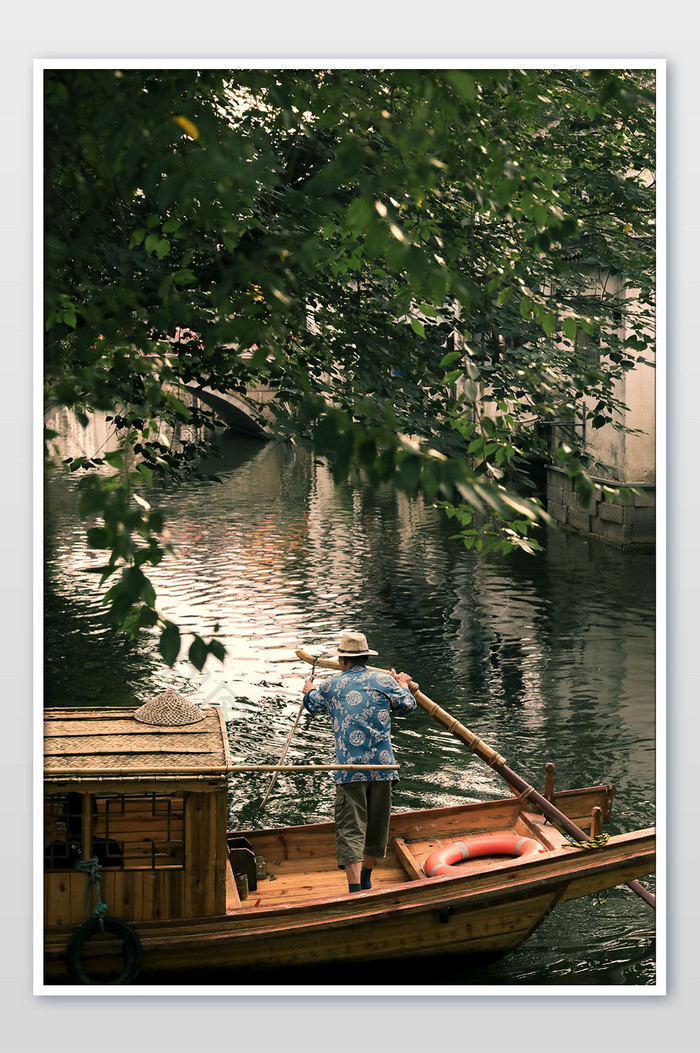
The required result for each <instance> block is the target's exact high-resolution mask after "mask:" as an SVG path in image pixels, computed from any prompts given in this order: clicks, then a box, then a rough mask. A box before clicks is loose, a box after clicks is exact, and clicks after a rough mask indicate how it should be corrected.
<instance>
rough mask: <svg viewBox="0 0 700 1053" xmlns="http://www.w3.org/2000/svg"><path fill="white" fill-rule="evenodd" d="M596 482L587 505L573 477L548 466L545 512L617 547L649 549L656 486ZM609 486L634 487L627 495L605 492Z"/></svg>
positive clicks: (653, 539) (653, 535)
mask: <svg viewBox="0 0 700 1053" xmlns="http://www.w3.org/2000/svg"><path fill="white" fill-rule="evenodd" d="M595 482H596V483H597V484H598V485H597V486H596V490H595V492H594V494H593V498H592V500H591V503H590V505H589V506H588V508H584V506H583V505H582V504H581V503H580V501H579V498H578V494H577V493H576V491H575V490H574V484H573V480H571V479H569V477H568V476H567V474H566V472H565V471H563V469H561V468H557V467H554V466H553V465H549V466H548V468H547V511H548V512H549V514H550V515H551V516H552V518H553V519H555V520H556V521H557V523H560V524H561V525H562V526H563V527H565V528H566V529H567V530H571V531H574V532H575V533H577V534H584V535H588V536H590V537H593V538H596V539H597V540H599V541H603V542H605V543H607V544H609V545H614V546H616V547H617V548H624V549H627V548H634V549H639V550H641V549H642V548H644V549H652V548H653V547H654V545H655V542H656V488H655V486H654V484H650V483H636V484H635V483H627V484H622V483H615V482H612V481H608V480H605V479H596V480H595ZM606 484H607V485H610V486H621V485H627V486H634V487H635V489H637V490H638V491H639V492H638V493H635V494H631V495H629V496H628V497H621V496H619V495H614V494H606V493H605V492H604V490H603V489H602V487H603V486H605V485H606Z"/></svg>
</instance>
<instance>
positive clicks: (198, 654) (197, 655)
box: [188, 636, 209, 672]
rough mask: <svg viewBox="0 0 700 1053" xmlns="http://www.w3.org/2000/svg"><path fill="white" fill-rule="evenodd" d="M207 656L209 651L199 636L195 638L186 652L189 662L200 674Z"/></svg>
mask: <svg viewBox="0 0 700 1053" xmlns="http://www.w3.org/2000/svg"><path fill="white" fill-rule="evenodd" d="M208 654H209V649H208V647H207V645H206V644H205V642H204V640H203V639H202V638H201V636H195V638H194V640H193V641H192V643H191V644H190V649H189V652H188V657H189V660H190V662H191V663H192V665H193V666H194V667H195V669H198V670H199V671H200V672H201V671H202V669H203V668H204V663H205V662H206V660H207V655H208Z"/></svg>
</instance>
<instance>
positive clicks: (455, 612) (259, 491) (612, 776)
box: [46, 432, 655, 984]
mask: <svg viewBox="0 0 700 1053" xmlns="http://www.w3.org/2000/svg"><path fill="white" fill-rule="evenodd" d="M103 439H104V436H103V434H102V433H100V432H96V434H95V436H94V437H91V436H89V435H87V436H86V435H84V434H83V435H81V442H82V443H83V445H86V447H89V445H90V442H93V441H94V443H95V444H96V445H99V442H98V440H99V441H103ZM95 448H96V446H95ZM221 448H222V452H223V460H222V462H220V463H218V462H217V465H216V472H217V475H219V476H220V478H221V479H222V483H221V484H216V483H202V482H189V483H187V484H185V485H184V486H182V487H180V488H179V489H177V490H175V489H170V490H167V491H163V492H162V494H159V495H158V496H157V500H156V498H154V496H153V492H152V491H150V492H148V493H147V494H146V495H145V496H147V497H148V498H149V500H151V501H153V502H154V503H158V504H161V505H162V506H163V507H164V508H165V510H166V514H167V517H168V523H167V531H168V540H169V541H170V542H171V543H172V544H173V545H174V546H175V548H176V550H177V554H178V558H177V560H175V561H168V562H167V563H166V564H164V565H162V566H161V567H159V568H156V569H155V570H154V571H153V572H152V578H153V581H154V584H155V586H156V590H157V593H158V598H159V604H160V607H161V610H162V612H163V613H164V614H165V615H166V616H167V617H170V618H172V619H173V620H176V621H177V622H178V623H179V624H180V626H181V627H182V629H183V630H184V631H185V632H186V631H187V630H189V631H191V632H195V631H196V632H198V633H200V634H202V635H203V636H205V637H208V636H211V635H214V634H215V635H216V636H217V637H218V638H219V639H220V640H221V642H222V643H223V644H224V645H225V646H226V648H227V651H228V654H229V657H228V658H227V660H226V662H225V664H224V665H223V666H222V665H221V664H220V663H218V662H214V661H212V662H211V663H210V665H208V666H207V667H205V670H204V671H203V673H198V672H197V671H196V670H194V669H193V668H192V667H191V666H190V665H189V663H188V662H187V661H181V662H180V663H178V665H176V667H175V668H174V670H170V669H168V668H167V667H165V666H164V665H163V663H162V661H161V660H160V657H159V655H158V651H157V648H156V645H155V644H156V641H155V637H145V639H144V640H143V641H141V642H139V643H135V644H134V643H129V642H127V641H121V640H118V641H115V640H113V639H111V638H110V637H109V636H108V634H106V633H105V632H104V630H103V629H102V628H101V626H100V621H99V590H98V587H97V582H96V578H97V576H96V575H90V574H86V573H85V569H86V568H89V567H90V566H94V565H96V564H97V562H99V560H100V558H101V557H100V554H99V553H96V552H91V551H90V550H89V549H88V548H87V547H86V544H85V540H84V530H83V525H82V524H80V523H79V522H78V521H77V519H76V516H75V486H76V481H75V479H70V478H66V477H55V478H51V479H50V480H49V482H48V486H47V513H48V523H49V528H48V535H47V554H48V563H49V576H50V579H51V581H52V583H53V584H52V588H51V589H50V590H49V592H48V596H47V607H46V655H47V674H46V697H47V702H48V704H51V705H66V704H82V703H86V704H92V703H94V702H100V703H110V704H116V705H129V704H131V705H133V704H141V703H142V702H144V701H145V700H147V699H148V698H149V697H151V696H152V695H153V694H156V693H158V692H159V691H161V690H163V689H164V688H165V687H168V686H172V687H176V688H178V689H179V690H184V691H185V692H186V693H189V692H194V693H196V696H197V698H198V699H200V700H201V699H206V700H208V701H209V702H216V703H218V704H219V705H221V706H222V707H223V709H224V712H225V714H226V717H227V722H228V727H229V733H230V741H231V747H232V752H233V756H234V761H240V762H244V761H245V762H249V761H253V762H260V763H272V762H275V761H276V760H277V759H278V758H279V756H280V753H281V751H282V748H283V746H284V743H285V740H286V737H287V734H288V732H289V729H290V727H291V725H292V723H293V721H294V717H295V716H296V713H297V710H298V707H299V701H300V693H299V689H300V687H301V684H302V683H303V679H304V677H305V676H306V675H307V673H308V671H309V669H308V666H304V665H303V663H301V662H300V661H299V660H298V659H297V658H296V655H295V650H296V648H297V647H298V646H300V645H301V646H303V647H304V648H306V649H308V650H313V651H315V652H319V653H320V652H324V653H325V652H330V651H331V650H332V649H333V648H334V647H335V645H336V643H337V641H338V638H339V636H340V633H341V631H342V630H344V629H347V628H360V629H362V630H363V631H365V632H366V633H367V635H368V637H369V640H370V646H372V647H374V648H375V649H376V650H377V651H379V657H378V658H377V659H376V663H377V664H378V665H380V666H384V667H390V666H392V665H393V666H395V667H396V668H397V669H404V670H406V671H407V672H409V673H411V674H412V676H413V677H414V679H416V680H418V681H419V683H420V684H421V688H422V689H423V691H424V692H425V693H426V694H427V695H428V696H429V697H431V698H433V699H434V700H435V701H437V702H439V704H440V705H441V706H442V707H443V708H445V709H447V710H448V712H450V713H451V714H453V715H454V716H455V717H456V718H457V719H458V720H460V721H461V722H462V723H464V724H466V725H467V726H468V727H471V728H472V729H473V730H475V731H476V732H478V734H479V735H480V736H481V737H482V738H483V739H484V740H485V741H486V742H487V743H489V744H490V745H492V746H494V747H495V748H497V749H498V750H499V752H500V753H502V754H503V755H504V756H505V758H506V761H507V763H508V765H509V766H510V767H511V768H513V769H514V770H515V771H517V772H518V773H519V774H520V775H522V777H523V778H525V779H526V780H528V781H529V782H532V783H533V784H534V785H535V786H538V787H540V788H541V787H542V783H543V778H544V766H545V763H546V762H547V761H553V762H554V763H555V765H556V773H555V784H556V785H557V786H558V787H560V788H566V787H568V786H576V785H579V786H580V785H590V784H593V783H598V782H613V783H615V786H616V798H615V807H614V812H613V819H614V822H613V824H611V830H612V832H617V830H626V829H632V828H634V827H635V826H637V827H639V826H650V825H653V823H654V798H655V786H654V778H655V756H654V736H655V724H654V720H655V694H654V646H655V645H654V564H653V557H652V556H649V555H639V554H621V553H619V552H617V551H615V550H613V549H608V548H605V547H603V546H600V545H598V544H593V543H590V542H587V541H586V540H584V539H581V538H576V537H572V536H569V535H565V534H562V533H552V534H551V535H550V536H549V537H548V539H547V546H546V551H545V552H543V553H540V554H538V555H536V556H526V555H524V554H516V555H513V556H510V557H507V558H502V557H498V558H497V557H490V558H482V557H479V556H478V555H476V554H474V553H471V552H467V551H465V550H464V549H462V548H461V546H460V545H459V544H458V543H456V542H454V541H451V540H450V538H449V534H450V529H451V528H450V525H449V524H447V523H446V522H445V521H444V520H443V519H442V518H441V515H440V513H439V512H438V511H437V510H435V509H432V508H429V507H426V505H425V504H424V502H423V501H422V499H420V498H418V497H413V498H409V497H407V496H406V495H404V494H401V493H398V492H396V491H395V490H393V489H392V488H391V487H388V486H387V487H381V488H379V489H374V490H373V489H371V488H369V487H367V486H365V485H363V483H362V481H361V480H360V479H359V478H355V479H353V480H352V481H351V482H349V483H347V484H345V485H342V486H336V485H334V484H333V482H332V479H331V476H330V473H329V472H328V469H327V467H326V466H325V465H324V464H322V463H319V462H317V461H315V460H314V459H313V458H312V457H311V456H310V455H309V454H308V452H307V451H303V450H299V449H296V448H294V447H287V446H280V445H277V444H272V443H264V442H259V441H257V440H251V439H245V438H232V437H230V436H227V437H224V438H223V440H222V443H221ZM87 452H90V451H89V449H88V450H87ZM92 452H94V448H93V450H92ZM393 739H394V745H395V748H396V753H397V758H398V761H399V764H400V765H401V781H400V783H399V789H398V791H397V793H396V797H395V803H396V806H397V807H398V808H400V809H407V808H414V807H431V806H437V805H443V804H453V803H458V802H460V801H474V800H480V799H484V798H486V797H491V796H494V795H497V796H508V793H509V792H508V789H507V787H505V786H504V784H503V782H502V780H501V779H500V778H499V777H498V776H497V775H496V774H495V773H494V772H493V771H492V770H491V769H488V768H486V767H485V766H484V765H482V764H481V763H480V762H479V761H477V760H475V759H473V758H472V757H471V754H469V753H468V752H467V751H466V749H465V748H464V747H463V746H461V745H460V743H459V742H457V740H456V739H454V738H453V737H452V736H450V735H449V734H448V733H447V732H446V731H444V730H443V729H442V728H440V727H439V726H438V725H437V724H435V723H434V722H431V721H430V719H429V718H428V717H427V715H426V714H425V713H423V712H422V711H419V712H418V713H417V714H415V715H414V716H413V717H411V718H408V719H405V720H401V719H397V720H396V721H395V722H394V732H393ZM287 760H288V762H290V763H293V762H295V761H296V762H301V761H305V762H311V763H313V762H318V763H328V762H332V761H333V745H332V736H331V732H330V727H329V726H328V725H327V724H326V722H324V721H323V720H319V719H318V718H316V719H314V718H312V717H310V716H307V715H306V714H305V715H304V716H302V718H301V720H300V722H299V725H298V727H297V730H296V733H295V735H294V738H293V740H292V743H291V746H290V749H289V752H288V754H287ZM268 783H269V773H268V774H265V773H262V774H254V773H253V774H245V775H240V776H237V777H235V778H234V780H233V782H232V795H231V796H232V806H231V824H232V825H240V826H241V827H248V826H256V825H260V824H264V825H277V824H280V825H286V824H291V823H299V822H307V821H319V820H326V819H329V818H331V815H332V803H331V802H332V793H331V789H332V782H331V777H330V775H329V774H328V773H308V774H304V775H301V774H300V775H297V776H290V775H286V774H280V776H279V777H278V779H277V781H276V783H275V787H274V790H273V793H272V794H271V796H270V798H269V799H268V801H267V804H266V805H265V809H264V813H261V812H260V802H261V800H262V798H263V797H264V795H265V792H266V790H267V786H268ZM645 884H647V885H648V886H649V887H650V888H653V881H651V880H650V881H646V880H645ZM594 934H595V935H594ZM653 937H654V916H653V912H651V911H650V909H649V907H647V906H645V905H644V904H643V903H642V902H641V900H639V899H638V897H636V896H634V895H633V894H632V893H630V892H629V891H628V890H626V889H622V890H620V889H616V890H611V892H610V896H609V899H608V901H607V903H606V904H599V903H598V902H597V901H596V900H593V902H592V903H591V902H589V901H579V902H576V903H572V904H567V905H565V906H564V907H562V908H559V909H558V910H557V911H556V912H555V913H554V914H553V915H552V917H551V918H550V919H548V920H547V922H546V923H545V924H544V925H543V926H542V927H541V928H540V929H539V930H538V932H537V933H535V934H534V936H533V937H532V939H531V940H530V941H529V942H528V943H527V944H526V945H525V947H524V948H522V950H521V951H520V952H518V954H516V955H514V956H512V958H510V959H508V960H507V961H506V962H503V963H500V964H497V965H494V966H491V967H490V968H489V969H488V970H483V971H481V972H480V974H479V976H474V974H473V972H472V973H470V976H469V978H468V979H467V978H465V977H464V976H462V977H461V979H460V978H459V977H460V973H459V969H457V970H456V972H455V971H454V966H452V972H451V973H450V976H451V979H450V980H446V982H454V983H467V982H469V983H484V984H486V983H509V984H511V983H512V984H543V983H546V984H560V983H585V984H587V983H607V984H616V983H623V984H630V983H632V984H639V983H642V984H648V983H653V981H654V951H653ZM336 982H342V981H336Z"/></svg>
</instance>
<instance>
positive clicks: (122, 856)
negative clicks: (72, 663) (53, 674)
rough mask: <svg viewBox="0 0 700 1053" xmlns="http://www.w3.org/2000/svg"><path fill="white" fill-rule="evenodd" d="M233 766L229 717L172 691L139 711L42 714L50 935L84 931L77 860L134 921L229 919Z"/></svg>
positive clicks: (83, 876)
mask: <svg viewBox="0 0 700 1053" xmlns="http://www.w3.org/2000/svg"><path fill="white" fill-rule="evenodd" d="M166 695H167V696H170V697H169V698H167V699H166V697H165V696H166ZM173 697H174V698H176V699H179V700H180V703H179V704H176V705H173ZM164 701H165V703H166V704H165V705H164V704H163V703H164ZM153 703H156V704H155V705H154V704H153ZM153 720H155V722H152V721H153ZM173 720H175V721H176V722H175V723H173V722H172V721H173ZM186 720H189V721H191V722H184V721H186ZM158 721H163V723H158ZM168 721H170V722H168ZM229 768H230V752H229V746H228V738H227V734H226V725H225V722H224V719H223V715H222V713H221V711H220V710H219V709H218V708H212V709H200V708H199V707H198V706H195V705H194V703H192V702H189V701H188V700H186V699H182V697H181V696H175V693H174V692H166V693H165V695H162V696H158V699H155V700H152V702H151V703H148V704H147V705H146V706H142V707H140V708H139V709H134V708H128V709H125V708H119V709H115V708H102V709H97V708H95V709H48V710H46V712H45V718H44V823H45V827H44V904H45V924H46V926H47V927H53V926H62V925H80V924H81V923H82V922H84V921H85V917H86V886H87V883H88V881H89V874H88V873H85V872H84V871H82V870H80V869H76V862H79V861H81V860H82V861H85V860H89V859H91V858H95V859H97V862H98V863H99V864H100V866H101V870H100V871H99V874H100V877H101V882H100V884H99V895H100V898H101V900H102V901H103V902H104V903H106V904H107V906H108V908H109V913H110V914H111V915H114V916H116V917H118V918H121V919H123V920H124V921H126V922H139V921H152V920H158V919H160V918H168V917H170V918H194V917H197V918H205V917H209V916H213V915H217V914H224V913H225V911H226V888H227V881H228V884H229V886H230V885H231V883H232V881H233V873H229V871H231V862H230V855H229V852H228V847H227V841H226V827H227V814H228V813H227V807H228V805H227V775H228V770H229ZM95 901H96V893H95V890H91V892H90V905H89V910H90V911H92V910H93V909H94V906H95Z"/></svg>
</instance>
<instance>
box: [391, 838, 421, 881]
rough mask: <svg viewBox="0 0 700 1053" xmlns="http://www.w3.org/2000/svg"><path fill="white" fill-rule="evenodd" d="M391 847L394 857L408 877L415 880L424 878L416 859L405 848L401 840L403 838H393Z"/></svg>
mask: <svg viewBox="0 0 700 1053" xmlns="http://www.w3.org/2000/svg"><path fill="white" fill-rule="evenodd" d="M393 845H394V852H395V853H396V857H397V859H398V860H399V861H400V862H401V863H402V864H403V866H404V868H405V870H406V873H407V874H408V876H409V877H411V878H417V879H420V878H424V877H425V874H424V873H423V871H422V870H421V868H420V866H419V864H418V862H417V860H416V858H415V857H414V855H413V853H412V852H411V851H410V850H409V848H408V847H407V845H406V842H405V841H404V840H403V838H401V837H395V838H394V840H393Z"/></svg>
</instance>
